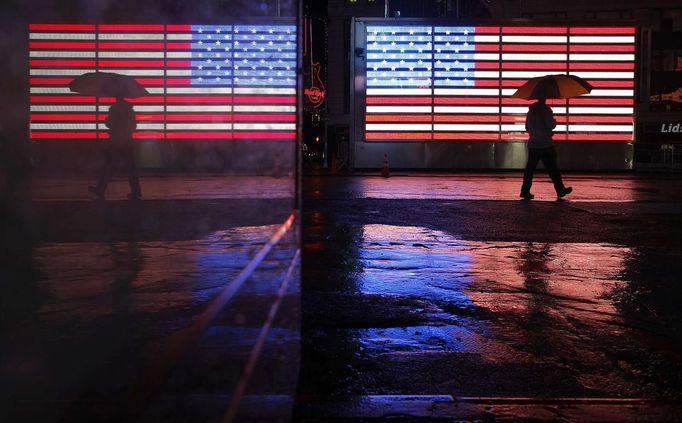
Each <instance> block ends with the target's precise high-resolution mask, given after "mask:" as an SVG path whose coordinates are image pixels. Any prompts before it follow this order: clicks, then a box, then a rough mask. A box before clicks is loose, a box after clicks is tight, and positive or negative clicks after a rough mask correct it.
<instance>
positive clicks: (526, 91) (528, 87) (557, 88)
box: [512, 74, 592, 100]
mask: <svg viewBox="0 0 682 423" xmlns="http://www.w3.org/2000/svg"><path fill="white" fill-rule="evenodd" d="M590 91H592V85H590V84H589V83H588V82H587V81H585V80H584V79H583V78H581V77H579V76H575V75H561V74H559V75H546V76H539V77H537V78H531V79H529V80H528V81H526V83H525V84H523V85H521V86H520V87H519V89H518V90H516V92H515V93H514V94H513V95H512V97H516V98H523V99H526V100H531V99H539V98H571V97H578V96H580V95H583V94H588V93H589V92H590Z"/></svg>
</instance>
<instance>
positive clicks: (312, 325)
mask: <svg viewBox="0 0 682 423" xmlns="http://www.w3.org/2000/svg"><path fill="white" fill-rule="evenodd" d="M309 219H310V226H309V227H308V230H307V236H306V242H305V244H304V263H306V266H305V268H304V275H303V284H304V313H305V316H306V317H305V318H304V329H305V334H306V335H305V336H308V335H309V338H310V339H308V338H306V337H305V336H304V339H305V340H306V342H305V343H304V360H303V363H304V366H303V370H304V371H303V374H302V377H303V381H302V382H301V385H300V386H305V388H303V389H304V390H305V391H304V392H310V393H312V392H316V393H322V394H339V393H342V394H370V395H372V394H375V395H378V394H404V395H411V394H431V395H433V394H453V395H458V396H512V397H520V396H535V397H547V396H550V397H655V398H677V397H679V396H680V394H681V393H682V392H680V386H681V385H680V380H681V376H682V371H680V369H679V367H676V363H679V360H680V359H681V358H682V355H680V353H679V351H680V348H679V345H680V337H679V330H678V327H679V321H680V320H679V318H680V313H679V312H678V311H675V312H673V311H672V310H671V309H664V310H661V303H660V301H659V302H656V301H644V302H642V303H641V306H643V307H646V306H647V304H648V306H649V307H650V308H651V309H652V310H649V313H646V312H639V313H638V314H637V313H634V312H633V311H632V310H630V309H628V307H626V306H627V304H628V295H638V294H636V292H641V291H642V288H643V286H648V284H647V282H646V278H645V277H644V278H643V275H642V274H641V273H642V272H644V273H646V272H647V271H648V270H643V269H647V267H648V266H650V265H651V263H647V262H646V261H639V260H638V258H639V259H641V258H642V254H641V253H637V250H636V248H635V247H630V246H623V245H616V244H608V243H570V242H564V243H549V242H511V241H509V242H500V241H495V242H492V241H471V240H465V239H461V238H459V237H458V236H455V235H453V234H451V233H449V232H443V231H439V230H435V229H430V228H427V227H419V226H399V225H384V224H374V223H372V224H364V225H362V226H359V227H354V226H345V225H338V224H335V222H333V219H332V217H330V216H329V215H325V214H321V213H319V212H312V213H311V216H310V217H309ZM650 253H652V255H653V256H655V257H658V258H659V260H665V259H663V258H662V257H667V260H666V263H665V266H668V268H669V269H670V270H666V271H665V272H666V274H670V272H672V273H673V274H675V271H677V272H678V273H677V274H678V275H679V269H680V264H679V259H680V258H681V257H680V253H679V251H670V250H669V249H665V248H661V249H660V250H656V251H654V252H651V251H650ZM332 254H336V255H337V256H336V257H334V256H332ZM633 269H639V270H633ZM672 269H677V270H672ZM649 270H651V269H649ZM638 272H639V273H638ZM657 288H659V289H662V290H665V291H667V292H668V295H676V293H677V292H678V291H677V290H678V288H677V287H675V286H674V285H672V286H671V285H665V284H660V283H659V285H657ZM628 293H629V294H628ZM651 294H652V293H651V292H648V293H645V294H641V293H640V294H639V297H638V298H639V299H640V300H641V298H642V295H651ZM660 295H661V294H660V293H659V296H660ZM659 300H660V298H659ZM630 303H631V301H630ZM305 304H308V306H305ZM313 304H315V305H314V306H313ZM331 307H333V308H334V309H335V311H334V312H332V311H330V310H329V308H331ZM666 310H667V314H661V313H662V312H663V311H666ZM656 312H658V314H653V313H656ZM361 315H362V316H364V319H363V318H360V317H359V316H361ZM676 345H677V346H676ZM318 360H322V361H324V362H325V363H326V365H325V367H324V369H322V368H319V367H317V366H316V365H315V363H317V362H318ZM311 363H312V365H311ZM308 372H317V374H316V375H315V376H313V374H312V373H308ZM306 383H310V384H311V386H309V387H308V386H307V385H305V384H306ZM308 389H309V390H308Z"/></svg>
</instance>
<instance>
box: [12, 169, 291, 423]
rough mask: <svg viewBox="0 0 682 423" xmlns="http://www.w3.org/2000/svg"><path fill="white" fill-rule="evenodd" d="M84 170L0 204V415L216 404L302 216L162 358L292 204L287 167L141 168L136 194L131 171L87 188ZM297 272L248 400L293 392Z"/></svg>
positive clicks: (186, 411) (205, 410)
mask: <svg viewBox="0 0 682 423" xmlns="http://www.w3.org/2000/svg"><path fill="white" fill-rule="evenodd" d="M89 183H91V181H90V180H89V178H88V179H85V178H80V179H79V178H69V179H58V178H35V179H33V180H31V181H30V185H28V186H27V187H24V188H23V189H22V190H20V194H21V196H20V197H19V198H17V199H15V200H14V201H13V202H11V203H9V204H8V205H7V207H6V208H5V207H0V213H2V219H1V220H0V222H1V223H0V281H1V282H2V283H1V284H0V421H3V422H19V421H59V422H61V421H64V422H72V421H89V422H95V421H97V422H99V421H111V422H120V421H144V422H148V421H167V422H168V421H209V420H214V421H217V420H220V419H221V418H222V416H223V415H225V413H226V410H227V408H228V404H229V403H230V396H231V395H232V393H233V390H234V389H235V386H236V385H237V383H238V381H239V380H240V378H241V377H242V374H243V372H244V367H245V364H246V363H247V361H248V359H249V354H250V353H251V350H252V348H253V346H254V344H255V342H256V339H257V338H258V336H259V333H260V331H261V327H262V325H263V324H264V321H265V320H266V318H267V317H268V313H269V310H270V307H271V305H272V304H273V303H274V302H275V300H276V298H277V296H278V289H279V288H280V285H281V284H282V281H283V279H284V278H285V275H286V274H287V271H288V269H289V268H290V265H291V263H292V260H294V261H295V259H294V257H295V252H296V251H297V249H298V236H297V233H298V232H297V230H296V229H294V230H292V231H290V232H288V233H287V234H286V236H284V237H283V239H282V241H281V242H279V243H278V244H277V245H276V246H275V247H274V248H273V249H272V251H271V252H270V253H269V254H268V255H267V256H265V258H264V259H263V261H262V262H261V263H260V265H259V266H258V267H257V268H256V269H255V270H254V271H253V273H252V274H251V275H250V276H249V278H248V280H246V281H245V283H244V285H243V287H242V288H241V289H240V290H239V291H238V293H237V294H236V295H235V296H234V297H233V299H232V301H230V302H229V303H228V305H227V306H226V307H224V308H223V309H222V312H221V313H220V314H219V316H218V318H217V319H215V320H214V321H213V322H211V324H210V325H209V326H208V327H207V329H206V330H205V331H204V332H202V333H200V336H198V337H197V338H196V339H194V341H193V342H192V344H191V346H190V348H189V349H188V350H187V351H185V353H184V354H182V355H181V357H180V359H179V360H177V361H174V362H173V363H171V365H169V366H167V368H165V370H164V372H162V374H161V375H160V376H157V375H156V373H155V371H156V369H157V368H158V366H160V364H159V363H161V362H163V360H164V357H165V356H166V355H167V353H168V352H169V350H172V349H173V348H175V345H176V343H175V342H173V341H174V340H175V339H177V337H178V334H180V333H182V331H183V330H185V329H186V328H187V327H190V326H192V325H193V324H194V322H195V321H196V320H195V319H196V317H197V316H198V315H199V314H200V313H202V312H203V311H204V310H205V309H206V307H207V305H208V304H210V303H211V301H212V299H213V298H215V297H216V295H218V293H220V292H221V290H222V289H223V288H224V287H225V286H226V285H227V284H228V283H230V282H231V281H233V280H235V278H237V276H238V275H239V274H240V272H242V271H243V269H244V268H245V267H246V266H247V264H248V263H249V262H250V261H251V260H252V259H253V258H254V256H256V254H258V253H259V251H261V249H262V248H263V245H264V244H265V243H266V242H267V241H268V239H270V238H271V237H272V235H273V233H275V231H277V229H278V228H279V227H280V225H282V223H283V222H284V221H285V220H286V219H287V217H288V216H289V214H290V213H291V211H292V206H293V204H294V198H293V187H294V184H293V180H292V179H291V178H272V177H235V176H231V175H226V176H221V175H213V176H204V177H197V176H194V177H192V176H182V175H180V176H172V175H171V176H146V175H145V176H144V177H143V178H142V187H143V198H142V200H141V201H127V200H125V196H126V193H127V189H128V187H127V182H126V181H125V180H122V179H116V180H115V181H113V183H112V186H111V190H110V191H108V192H107V200H106V201H93V200H92V199H90V198H89V195H88V193H87V186H88V184H89ZM288 287H289V288H288V290H287V291H286V292H284V295H283V297H282V298H283V299H282V304H281V307H280V313H279V314H278V315H277V316H276V318H275V319H274V320H273V324H272V328H271V330H270V331H269V332H268V334H267V338H266V341H265V343H264V345H263V348H262V353H261V355H260V359H259V361H258V365H257V366H256V367H255V369H254V371H253V374H252V377H251V380H250V383H249V385H248V390H247V391H246V393H245V396H246V398H247V400H248V401H244V402H250V403H251V405H249V406H248V408H249V409H247V410H245V411H244V412H245V413H246V415H247V416H249V415H250V416H258V415H263V414H264V415H266V416H270V418H272V419H276V418H279V417H280V416H286V415H288V414H289V410H290V408H291V403H292V396H293V394H294V392H295V381H296V376H297V373H298V368H297V367H296V365H291V363H298V354H299V347H298V345H299V343H300V332H299V327H300V323H299V321H300V319H299V301H300V295H299V284H298V271H297V270H296V271H295V272H294V277H293V279H292V282H291V283H290V284H289V285H288ZM273 398H274V399H273ZM247 405H248V404H247ZM242 417H243V416H242Z"/></svg>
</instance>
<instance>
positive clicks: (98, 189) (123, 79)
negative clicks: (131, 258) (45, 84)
mask: <svg viewBox="0 0 682 423" xmlns="http://www.w3.org/2000/svg"><path fill="white" fill-rule="evenodd" d="M69 88H70V89H71V91H75V92H78V93H81V94H86V95H95V96H98V97H99V96H104V97H115V98H116V102H115V103H114V104H112V105H111V107H110V108H109V114H108V116H107V119H106V120H105V122H104V124H105V125H106V127H107V128H109V142H107V143H106V147H105V152H104V160H103V162H102V166H101V167H100V169H99V171H98V176H97V185H96V186H91V187H89V188H88V189H89V191H90V192H91V193H92V194H95V195H96V196H97V198H98V199H104V193H105V192H106V189H107V185H108V183H109V177H110V175H111V170H112V167H113V165H114V164H115V163H116V162H117V161H119V162H120V163H122V164H123V167H124V169H125V170H126V173H127V174H128V182H129V184H130V193H129V194H128V198H129V199H131V200H137V199H139V198H140V196H141V195H142V189H141V188H140V180H139V176H138V173H137V166H136V165H135V145H134V144H133V132H134V131H135V129H136V128H137V122H136V119H135V111H134V110H133V106H132V104H130V102H128V101H126V100H125V99H126V98H136V97H141V96H143V95H147V94H149V93H148V91H147V90H146V89H145V88H144V87H143V86H141V85H140V84H139V83H138V82H137V81H136V80H135V79H134V78H132V77H130V76H126V75H121V74H117V73H109V72H89V73H86V74H83V75H80V76H79V77H77V78H75V79H74V80H73V81H72V82H71V83H70V84H69Z"/></svg>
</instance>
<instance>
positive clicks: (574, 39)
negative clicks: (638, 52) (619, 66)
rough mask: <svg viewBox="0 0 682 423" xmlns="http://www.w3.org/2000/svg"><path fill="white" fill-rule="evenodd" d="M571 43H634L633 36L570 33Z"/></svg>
mask: <svg viewBox="0 0 682 423" xmlns="http://www.w3.org/2000/svg"><path fill="white" fill-rule="evenodd" d="M570 42H571V43H589V44H634V42H635V37H629V36H627V37H617V36H606V35H603V36H602V35H598V36H582V35H571V40H570Z"/></svg>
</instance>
